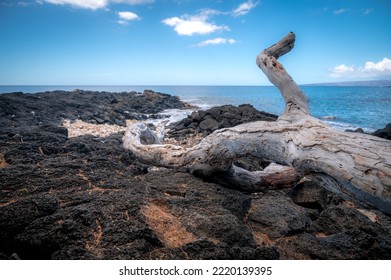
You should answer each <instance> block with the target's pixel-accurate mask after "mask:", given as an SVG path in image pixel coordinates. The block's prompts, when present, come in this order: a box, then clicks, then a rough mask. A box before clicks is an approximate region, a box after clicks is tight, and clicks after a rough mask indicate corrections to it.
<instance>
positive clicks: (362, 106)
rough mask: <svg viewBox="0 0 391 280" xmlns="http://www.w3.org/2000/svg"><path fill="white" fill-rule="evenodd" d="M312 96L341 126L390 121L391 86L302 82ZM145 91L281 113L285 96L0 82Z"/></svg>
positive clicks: (321, 113)
mask: <svg viewBox="0 0 391 280" xmlns="http://www.w3.org/2000/svg"><path fill="white" fill-rule="evenodd" d="M301 88H302V90H303V91H304V93H305V94H306V95H307V96H308V98H309V100H310V108H311V114H312V115H313V116H315V117H318V118H320V119H322V120H323V121H324V122H326V123H329V124H330V125H332V126H334V127H337V128H340V129H356V128H359V127H361V128H363V129H364V130H365V131H367V132H372V131H374V130H376V129H379V128H383V127H384V126H386V125H387V124H388V123H390V122H391V88H389V87H359V86H355V87H347V86H301ZM74 89H84V90H97V91H111V92H123V91H143V90H144V89H152V90H154V91H159V92H164V93H168V94H171V95H177V96H179V97H181V99H182V100H183V101H186V102H189V103H192V104H194V105H198V106H200V107H201V108H208V107H212V106H216V105H225V104H232V105H240V104H244V103H248V104H251V105H253V106H254V107H255V108H257V109H259V110H263V111H266V112H270V113H274V114H280V113H281V112H282V111H283V109H284V106H285V104H284V100H283V98H282V97H281V94H280V93H279V91H278V90H277V89H276V88H275V87H273V86H0V93H6V92H15V91H23V92H29V93H36V92H41V91H51V90H74Z"/></svg>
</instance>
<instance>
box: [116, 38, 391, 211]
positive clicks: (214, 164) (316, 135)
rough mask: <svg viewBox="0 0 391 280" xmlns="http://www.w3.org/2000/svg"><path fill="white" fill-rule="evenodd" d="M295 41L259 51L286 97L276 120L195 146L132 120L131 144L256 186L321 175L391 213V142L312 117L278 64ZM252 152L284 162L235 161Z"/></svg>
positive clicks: (149, 155) (156, 160)
mask: <svg viewBox="0 0 391 280" xmlns="http://www.w3.org/2000/svg"><path fill="white" fill-rule="evenodd" d="M294 40H295V37H294V34H293V33H289V34H288V35H287V36H285V37H284V38H283V39H281V40H280V41H279V42H278V43H277V44H275V45H273V46H271V47H270V48H267V49H265V50H264V51H262V52H261V53H260V54H259V55H258V57H257V65H258V66H259V67H260V68H261V69H262V70H263V71H264V72H265V74H266V76H267V77H268V78H269V80H270V81H271V82H272V83H273V84H275V85H276V86H277V87H278V88H279V89H280V91H281V93H282V95H283V96H284V99H285V103H286V108H285V111H284V114H283V115H282V116H280V118H279V119H278V120H277V121H276V122H262V121H260V122H253V123H246V124H242V125H239V126H236V127H233V128H226V129H221V130H217V131H215V132H214V133H212V134H211V135H209V136H207V137H205V138H204V139H203V140H202V141H201V142H200V143H199V144H197V145H195V146H193V147H190V148H184V147H181V146H175V145H163V144H160V142H159V139H160V138H161V136H158V135H156V134H155V133H154V132H152V131H151V130H150V129H148V128H147V127H146V126H145V125H143V124H140V123H138V124H133V125H130V126H128V128H127V131H126V133H125V136H124V138H123V141H124V147H125V148H126V149H129V150H131V151H132V152H133V153H134V154H135V155H136V156H137V157H138V158H140V160H142V161H145V162H147V163H149V164H152V165H158V166H164V167H169V168H170V167H171V168H183V169H186V170H189V171H191V172H194V173H198V174H202V175H203V176H206V177H208V176H213V175H214V174H216V173H219V174H223V175H224V176H226V178H227V180H228V181H230V182H233V183H235V184H237V185H239V186H241V187H242V188H243V189H246V190H250V191H251V190H255V191H256V190H259V189H261V188H262V187H263V186H270V185H274V186H277V185H289V184H292V183H294V182H296V181H297V180H298V179H299V174H300V176H303V175H306V174H317V176H319V178H320V180H322V182H324V185H325V186H326V187H327V188H329V189H330V190H332V191H334V192H338V193H341V194H344V195H346V196H349V197H353V198H356V199H357V200H359V201H361V202H363V203H365V204H369V205H372V206H374V207H377V208H378V209H380V210H382V211H384V212H386V213H388V214H391V142H390V141H389V140H385V139H381V138H378V137H375V136H370V135H366V134H359V133H348V132H342V131H338V130H336V129H333V128H331V127H329V126H327V125H325V124H324V123H322V122H321V121H319V120H318V119H316V118H313V117H311V116H310V111H309V106H308V99H307V97H306V96H305V95H304V93H303V92H302V91H301V90H300V89H299V87H298V86H297V84H296V83H295V82H294V81H293V79H292V78H291V77H290V76H289V75H288V73H287V72H286V71H285V69H284V68H283V67H282V65H281V64H280V63H279V62H277V58H278V57H279V56H281V55H283V54H285V53H287V52H289V51H290V50H291V49H292V48H293V44H294ZM245 155H251V156H255V157H258V158H260V159H264V160H269V161H272V162H274V163H276V164H277V165H271V166H270V168H266V169H265V170H263V171H259V172H250V171H247V170H244V169H242V168H239V167H236V166H235V165H233V162H234V161H235V159H237V158H238V157H241V156H245Z"/></svg>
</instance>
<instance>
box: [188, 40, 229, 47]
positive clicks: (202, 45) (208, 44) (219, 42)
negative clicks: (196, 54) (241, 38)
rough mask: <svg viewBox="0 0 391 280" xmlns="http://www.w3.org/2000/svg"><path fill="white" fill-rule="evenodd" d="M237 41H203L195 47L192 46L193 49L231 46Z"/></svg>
mask: <svg viewBox="0 0 391 280" xmlns="http://www.w3.org/2000/svg"><path fill="white" fill-rule="evenodd" d="M236 43H237V41H236V40H235V39H226V38H215V39H210V40H205V41H203V42H201V43H199V44H197V45H194V47H206V46H210V45H226V44H229V45H233V44H236Z"/></svg>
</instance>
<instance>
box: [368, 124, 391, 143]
mask: <svg viewBox="0 0 391 280" xmlns="http://www.w3.org/2000/svg"><path fill="white" fill-rule="evenodd" d="M372 135H375V136H377V137H381V138H384V139H388V140H391V123H389V124H387V125H386V126H385V127H384V128H382V129H378V130H376V131H375V132H374V133H372Z"/></svg>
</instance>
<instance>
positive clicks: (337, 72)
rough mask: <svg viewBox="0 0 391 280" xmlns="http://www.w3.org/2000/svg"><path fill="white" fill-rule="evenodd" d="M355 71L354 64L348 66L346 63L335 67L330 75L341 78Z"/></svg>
mask: <svg viewBox="0 0 391 280" xmlns="http://www.w3.org/2000/svg"><path fill="white" fill-rule="evenodd" d="M353 72H354V67H353V66H346V65H345V64H341V65H338V66H336V67H334V69H333V70H332V71H331V74H330V76H331V77H334V78H339V77H343V76H347V75H350V74H351V73H353Z"/></svg>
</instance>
